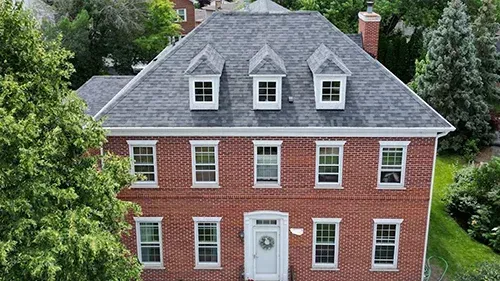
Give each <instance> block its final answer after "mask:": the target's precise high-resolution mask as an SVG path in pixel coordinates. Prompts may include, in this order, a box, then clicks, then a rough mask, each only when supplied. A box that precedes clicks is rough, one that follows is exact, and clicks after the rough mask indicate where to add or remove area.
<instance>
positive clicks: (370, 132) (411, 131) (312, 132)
mask: <svg viewBox="0 0 500 281" xmlns="http://www.w3.org/2000/svg"><path fill="white" fill-rule="evenodd" d="M105 129H106V130H108V132H107V135H108V136H144V137H146V136H177V137H182V136H187V137H188V136H189V137H202V136H235V137H269V136H276V137H436V136H437V135H438V134H439V133H443V132H451V131H453V130H454V129H455V128H453V127H444V128H382V127H381V128H377V127H361V128H358V127H105Z"/></svg>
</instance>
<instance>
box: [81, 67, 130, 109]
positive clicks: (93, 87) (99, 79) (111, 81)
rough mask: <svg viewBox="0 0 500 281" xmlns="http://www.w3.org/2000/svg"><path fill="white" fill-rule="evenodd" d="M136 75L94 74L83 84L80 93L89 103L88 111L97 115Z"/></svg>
mask: <svg viewBox="0 0 500 281" xmlns="http://www.w3.org/2000/svg"><path fill="white" fill-rule="evenodd" d="M133 77H134V76H94V77H92V78H90V79H89V80H88V81H87V82H85V84H83V85H82V86H81V87H80V88H79V89H78V90H77V92H78V95H79V96H80V97H81V98H82V99H84V100H85V102H86V103H87V113H88V114H90V115H95V114H96V113H97V112H98V111H99V110H100V109H101V108H103V106H104V105H106V103H108V102H109V101H110V100H111V98H113V97H114V96H115V95H116V94H117V93H118V92H119V91H120V90H121V89H122V88H123V87H125V85H127V83H128V82H130V80H132V78H133Z"/></svg>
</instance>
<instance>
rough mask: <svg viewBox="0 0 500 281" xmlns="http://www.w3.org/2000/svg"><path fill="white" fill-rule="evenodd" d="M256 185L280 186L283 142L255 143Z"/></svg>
mask: <svg viewBox="0 0 500 281" xmlns="http://www.w3.org/2000/svg"><path fill="white" fill-rule="evenodd" d="M254 145H255V155H254V157H255V165H254V166H255V167H254V168H255V185H256V186H259V185H260V186H271V187H272V186H276V187H278V186H279V184H280V154H281V151H280V150H281V141H254Z"/></svg>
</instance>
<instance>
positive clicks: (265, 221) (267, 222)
mask: <svg viewBox="0 0 500 281" xmlns="http://www.w3.org/2000/svg"><path fill="white" fill-rule="evenodd" d="M277 223H278V222H277V221H276V220H257V221H256V224H258V225H261V224H262V225H266V224H267V225H273V224H274V225H276V224H277Z"/></svg>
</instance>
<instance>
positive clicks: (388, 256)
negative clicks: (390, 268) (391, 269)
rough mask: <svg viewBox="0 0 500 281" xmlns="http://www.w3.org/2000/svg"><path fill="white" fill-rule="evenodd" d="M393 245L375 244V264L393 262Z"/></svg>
mask: <svg viewBox="0 0 500 281" xmlns="http://www.w3.org/2000/svg"><path fill="white" fill-rule="evenodd" d="M394 250H395V246H379V245H377V246H375V263H376V264H393V263H394V253H395V251H394Z"/></svg>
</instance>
